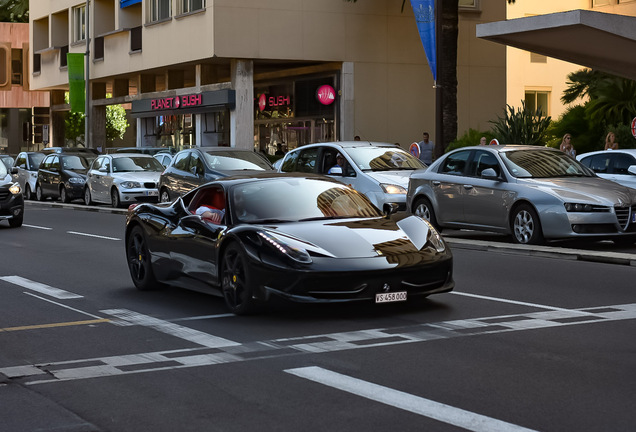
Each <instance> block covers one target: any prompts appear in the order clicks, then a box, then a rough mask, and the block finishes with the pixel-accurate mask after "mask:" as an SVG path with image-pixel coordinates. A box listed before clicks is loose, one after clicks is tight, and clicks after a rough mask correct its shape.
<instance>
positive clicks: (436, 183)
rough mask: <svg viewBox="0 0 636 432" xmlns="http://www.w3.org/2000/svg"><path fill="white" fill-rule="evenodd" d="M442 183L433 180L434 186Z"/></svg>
mask: <svg viewBox="0 0 636 432" xmlns="http://www.w3.org/2000/svg"><path fill="white" fill-rule="evenodd" d="M441 184H442V182H440V181H439V180H433V186H439V185H441Z"/></svg>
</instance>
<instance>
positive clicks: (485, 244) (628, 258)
mask: <svg viewBox="0 0 636 432" xmlns="http://www.w3.org/2000/svg"><path fill="white" fill-rule="evenodd" d="M25 203H26V204H28V205H40V206H47V207H53V208H64V209H70V210H80V211H90V212H97V213H112V214H121V215H125V214H126V213H127V211H128V210H127V209H115V208H111V207H95V206H86V205H84V204H64V203H59V202H52V201H25ZM444 240H446V243H448V244H450V245H451V248H456V249H469V250H480V251H488V252H500V253H511V254H515V255H526V256H538V257H544V258H558V259H567V260H576V261H587V262H598V263H604V264H619V265H627V266H635V267H636V254H630V253H622V252H601V251H587V250H582V249H567V248H561V247H553V246H534V245H520V244H514V243H499V242H491V241H485V240H471V239H460V238H456V237H444Z"/></svg>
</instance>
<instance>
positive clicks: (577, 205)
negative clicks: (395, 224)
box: [407, 145, 636, 244]
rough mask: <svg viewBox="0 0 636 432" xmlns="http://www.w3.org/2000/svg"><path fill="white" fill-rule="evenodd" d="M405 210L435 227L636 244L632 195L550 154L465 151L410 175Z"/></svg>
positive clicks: (523, 238)
mask: <svg viewBox="0 0 636 432" xmlns="http://www.w3.org/2000/svg"><path fill="white" fill-rule="evenodd" d="M407 206H408V209H409V210H410V211H411V212H412V213H414V214H416V215H418V216H421V217H424V218H426V219H428V220H429V221H431V223H432V224H433V225H434V226H437V227H439V228H455V229H473V230H481V231H493V232H499V233H505V234H512V239H513V241H514V242H516V243H522V244H539V243H542V242H543V241H544V240H545V239H568V238H569V239H572V238H592V239H612V240H614V241H615V242H625V243H633V242H634V241H635V240H636V237H635V236H636V190H634V189H630V188H626V187H624V186H621V185H619V184H617V183H614V182H611V181H609V180H605V179H602V178H600V177H598V176H597V175H596V174H594V172H593V171H592V170H590V169H589V168H587V167H586V166H584V165H582V164H581V163H579V162H578V161H576V160H575V159H573V158H572V157H570V156H568V155H566V154H565V153H563V152H561V151H559V150H556V149H552V148H547V147H538V146H519V145H498V146H488V147H483V146H481V147H464V148H461V149H458V150H455V151H452V152H450V153H447V154H445V155H444V156H442V157H441V158H439V159H438V160H437V161H435V162H433V164H431V166H430V167H429V168H428V170H426V171H418V172H417V173H415V174H413V175H412V176H411V180H410V183H409V192H408V196H407Z"/></svg>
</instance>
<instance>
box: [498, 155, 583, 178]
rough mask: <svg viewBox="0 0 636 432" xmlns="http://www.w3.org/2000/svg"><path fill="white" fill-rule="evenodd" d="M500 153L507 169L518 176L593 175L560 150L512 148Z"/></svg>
mask: <svg viewBox="0 0 636 432" xmlns="http://www.w3.org/2000/svg"><path fill="white" fill-rule="evenodd" d="M500 154H501V157H502V158H503V161H504V163H505V164H506V167H507V168H508V171H510V173H511V174H512V175H513V176H514V177H518V178H549V177H594V176H595V174H594V172H593V171H591V170H590V169H589V168H587V167H585V166H583V165H582V164H581V163H579V162H578V161H576V160H574V159H573V158H572V157H570V156H568V155H566V154H565V153H563V152H560V151H549V150H539V149H537V150H514V151H508V152H502V153H500Z"/></svg>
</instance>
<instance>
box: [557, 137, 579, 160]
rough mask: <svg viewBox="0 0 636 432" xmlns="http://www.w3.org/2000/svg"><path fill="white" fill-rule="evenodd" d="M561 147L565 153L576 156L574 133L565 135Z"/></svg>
mask: <svg viewBox="0 0 636 432" xmlns="http://www.w3.org/2000/svg"><path fill="white" fill-rule="evenodd" d="M559 148H560V149H561V151H562V152H563V153H565V154H567V155H570V156H572V157H576V150H574V145H573V144H572V135H570V134H569V133H566V134H565V135H563V139H562V140H561V146H560V147H559Z"/></svg>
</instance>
